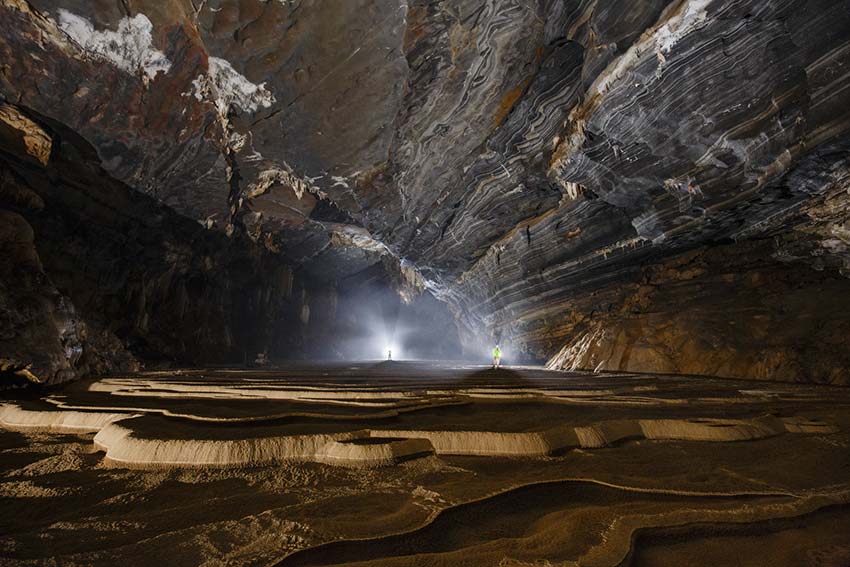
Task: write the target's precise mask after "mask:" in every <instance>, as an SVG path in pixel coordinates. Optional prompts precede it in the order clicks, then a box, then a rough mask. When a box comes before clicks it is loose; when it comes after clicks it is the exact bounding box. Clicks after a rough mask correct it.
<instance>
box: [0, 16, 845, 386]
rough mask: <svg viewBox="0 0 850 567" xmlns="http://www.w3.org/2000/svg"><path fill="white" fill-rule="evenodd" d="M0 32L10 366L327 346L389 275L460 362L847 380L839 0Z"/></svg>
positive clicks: (59, 368)
mask: <svg viewBox="0 0 850 567" xmlns="http://www.w3.org/2000/svg"><path fill="white" fill-rule="evenodd" d="M0 22H2V23H0V27H1V28H2V31H3V34H2V36H0V103H2V106H0V150H2V153H0V167H2V169H0V175H2V177H1V178H0V179H2V190H0V199H2V201H0V204H2V207H3V211H4V212H3V217H2V218H3V226H2V228H0V238H2V242H0V247H2V249H3V251H4V257H3V259H2V262H3V264H4V270H3V275H2V285H3V287H2V289H0V301H3V302H4V303H3V305H4V309H3V318H4V319H3V321H4V322H3V328H2V329H0V333H2V334H0V347H2V349H0V359H2V360H3V362H2V364H3V365H4V366H3V367H2V368H7V369H8V370H10V371H13V372H18V373H20V372H22V371H23V369H25V368H26V367H27V365H30V370H29V371H28V372H30V373H31V374H32V375H33V376H35V377H37V378H39V379H41V380H46V381H50V380H57V381H58V380H64V379H66V378H69V377H73V376H76V375H79V374H84V373H86V372H91V371H99V370H106V369H119V368H130V367H132V366H133V364H136V362H135V361H138V360H142V361H146V360H163V359H167V360H181V361H187V362H193V361H194V362H201V361H205V362H213V361H222V362H224V361H228V362H234V361H242V360H244V359H245V358H246V357H249V356H253V354H254V353H255V352H258V351H263V350H264V349H265V350H269V349H271V351H273V353H274V352H275V351H276V353H277V354H278V355H293V356H297V355H304V354H306V355H313V356H318V355H319V354H322V355H328V354H330V355H335V356H342V355H345V354H346V348H344V347H343V346H340V345H339V344H337V343H335V342H334V340H335V335H334V333H333V332H332V330H333V329H335V328H344V327H346V325H347V326H348V328H350V329H351V331H350V333H351V334H356V333H357V332H358V330H359V329H360V327H358V326H357V325H358V323H357V322H348V323H346V322H345V316H346V313H350V312H351V311H352V307H350V305H354V304H356V299H354V298H357V297H358V294H360V293H361V292H363V290H364V289H367V287H368V286H369V285H375V284H377V283H380V285H382V286H385V287H391V288H392V289H393V290H394V293H397V294H399V295H400V297H401V298H402V299H403V300H404V301H410V302H413V303H412V305H413V307H410V309H411V312H413V313H416V312H422V311H423V310H424V311H427V312H432V313H436V314H435V315H434V318H435V320H439V321H441V326H443V327H446V326H451V323H452V322H454V323H456V325H457V333H459V336H460V339H461V340H462V342H463V346H464V348H465V349H466V351H467V353H478V352H480V349H481V348H482V346H483V345H487V344H489V343H491V342H493V341H494V340H500V341H501V342H502V343H504V344H506V345H509V351H508V352H512V353H513V354H514V359H515V360H516V359H519V358H524V359H532V360H536V361H549V364H550V365H551V366H553V367H558V368H587V369H595V368H601V369H610V370H629V371H641V370H643V371H653V372H680V373H693V374H711V375H719V376H726V377H748V378H759V379H773V380H792V381H818V382H831V383H842V384H847V383H850V370H848V369H850V364H848V358H847V357H848V355H847V352H848V348H847V347H848V346H850V344H848V341H850V339H848V337H850V334H848V324H850V323H848V318H847V317H846V314H847V313H848V306H850V305H848V300H847V297H848V292H850V281H848V279H847V276H848V274H850V213H848V212H847V211H848V208H847V205H848V199H850V197H848V195H850V164H848V157H847V156H848V150H850V110H848V109H850V104H848V103H850V71H848V69H850V7H848V6H847V5H846V3H843V2H836V1H834V0H805V1H799V0H798V1H793V0H778V1H767V0H642V1H640V2H622V1H619V0H534V1H520V0H446V1H442V2H430V1H425V0H351V1H346V2H344V3H341V4H340V3H327V2H319V1H315V0H299V1H295V2H284V1H280V0H232V1H231V0H227V1H225V0H169V1H167V2H162V1H160V0H156V1H154V0H126V1H122V2H94V3H92V2H86V1H83V0H61V1H58V2H57V1H55V0H53V1H46V0H29V1H27V0H0ZM7 265H8V266H9V268H5V266H7ZM364 286H366V287H364ZM423 292H426V295H422V296H419V297H420V299H415V297H417V294H420V293H423ZM432 296H433V297H432ZM434 297H435V298H436V299H438V300H440V301H442V302H444V303H445V305H446V306H447V307H441V308H440V309H436V308H434V309H431V308H426V307H421V308H418V307H416V302H417V301H422V302H424V303H422V305H428V304H430V302H432V301H434V299H433V298H434ZM346 298H348V299H350V300H352V301H354V302H355V303H352V304H346ZM423 298H424V299H423ZM448 311H451V313H452V314H453V316H449V315H448ZM446 336H447V337H449V339H447V340H446V341H445V342H444V343H441V342H440V340H438V338H434V339H433V341H431V340H430V339H429V344H431V343H432V344H433V345H434V346H433V348H434V349H436V351H437V352H440V353H447V352H450V351H451V349H450V348H449V346H448V343H450V342H453V340H454V339H453V337H454V330H452V331H451V332H450V333H449V334H447V335H446ZM441 356H448V355H447V354H443V355H441Z"/></svg>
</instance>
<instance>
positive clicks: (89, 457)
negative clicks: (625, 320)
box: [0, 362, 850, 566]
mask: <svg viewBox="0 0 850 567" xmlns="http://www.w3.org/2000/svg"><path fill="white" fill-rule="evenodd" d="M848 408H850V391H848V390H846V389H843V388H838V387H827V386H811V385H808V386H798V385H794V384H771V385H763V384H759V386H758V387H757V388H754V387H753V386H752V384H751V383H747V382H739V381H728V380H719V379H706V378H699V379H693V378H686V377H677V376H652V377H647V376H637V375H629V374H605V373H602V374H590V375H589V374H581V373H565V372H551V371H546V370H542V369H538V368H512V369H504V370H499V371H493V370H491V369H489V368H482V367H475V366H452V365H438V364H424V363H412V362H411V363H378V364H357V365H347V366H342V365H338V366H318V365H305V366H301V367H298V366H292V367H289V368H278V369H268V370H227V369H220V370H184V371H167V372H148V373H141V374H134V375H126V376H112V377H108V378H104V379H101V380H96V381H89V382H80V383H77V384H74V385H72V386H70V387H66V388H65V389H63V390H61V391H54V392H48V393H47V394H46V395H45V396H43V397H42V398H40V399H25V400H24V399H7V400H5V401H3V402H2V403H0V426H2V430H3V431H0V440H2V443H3V444H2V446H0V463H2V465H3V469H2V474H3V476H2V480H0V505H2V507H3V512H4V514H3V517H4V518H8V519H4V520H3V521H2V525H0V533H2V534H8V535H2V536H0V564H3V563H4V562H9V563H15V564H18V563H21V564H27V563H31V564H40V562H41V561H42V560H45V559H46V557H45V556H44V555H43V552H41V551H39V550H38V548H36V547H34V546H33V544H34V542H35V541H41V540H42V539H44V538H45V537H46V538H48V540H49V541H51V546H53V548H54V549H56V550H57V551H56V553H57V554H58V557H60V558H62V561H67V562H69V563H83V564H104V565H105V564H114V563H115V562H129V563H130V564H149V562H151V561H156V560H158V559H157V558H159V560H167V562H168V563H169V564H177V565H196V564H210V565H213V564H222V563H228V564H251V565H254V564H270V565H271V564H277V563H280V564H281V565H285V566H288V565H337V564H346V565H348V564H362V565H454V564H457V563H458V562H460V561H463V562H464V564H469V565H532V564H533V565H539V564H545V562H549V563H550V564H553V565H554V564H557V565H599V566H603V565H623V564H630V563H633V564H659V563H653V561H656V559H654V558H659V557H660V558H663V561H665V562H669V561H674V560H675V557H681V554H682V553H685V554H687V555H688V556H692V554H693V553H692V552H693V549H694V546H699V545H700V544H699V542H700V541H703V540H711V541H714V539H717V538H722V537H727V538H728V537H734V538H737V540H736V541H738V542H739V543H740V545H741V546H745V545H750V543H752V542H751V541H750V540H751V539H752V538H754V537H755V538H758V537H762V536H763V535H764V534H770V537H771V538H772V541H773V540H775V541H776V542H778V543H777V544H775V545H774V546H773V548H772V549H774V553H775V554H777V553H778V554H779V555H778V556H777V557H780V559H781V560H790V559H789V557H792V558H794V560H795V561H797V560H799V561H802V562H801V563H787V564H795V565H796V564H800V565H809V564H811V565H816V564H819V563H817V562H815V563H812V562H809V563H806V561H809V559H808V558H809V556H810V555H811V554H812V553H815V555H811V557H815V556H817V557H820V556H821V555H817V554H818V553H820V554H823V553H826V554H827V555H829V554H833V555H835V556H836V557H839V558H841V557H844V555H842V554H845V552H846V554H847V556H848V557H850V546H848V545H847V542H843V543H842V542H841V541H839V540H838V539H836V538H835V537H833V536H832V535H830V534H832V533H833V532H823V533H821V532H822V530H821V532H818V531H817V530H815V529H814V528H812V529H811V530H810V529H809V528H808V525H809V523H810V522H811V523H812V525H819V524H820V523H831V524H836V525H845V524H846V525H848V526H850V483H848V480H847V477H846V470H847V467H848V466H850V457H848V451H847V448H848V446H850V442H848V441H850V436H849V435H848V431H850V412H848V411H847V410H848ZM62 487H65V488H64V489H63V488H62ZM178 487H179V489H178ZM138 499H141V501H140V502H142V503H143V504H139V505H133V507H132V508H128V505H129V503H130V502H133V501H138ZM91 502H95V504H94V505H90V504H91ZM84 503H85V504H84ZM136 509H146V510H150V511H151V516H150V518H148V517H145V518H142V517H140V516H135V512H132V511H131V510H136ZM157 510H161V512H157ZM175 511H179V512H175ZM127 514H129V516H128V515H127ZM13 518H17V519H20V520H21V521H15V520H13ZM694 525H700V526H703V529H701V530H694V529H692V528H687V527H686V526H694ZM122 526H123V527H122ZM130 526H135V527H132V528H131V527H130ZM139 529H140V530H142V532H141V533H143V534H145V535H143V537H142V539H141V540H140V541H137V540H134V539H133V538H132V537H129V535H127V534H129V533H130V532H133V531H134V530H139ZM800 530H803V531H805V533H807V534H808V533H809V532H812V533H811V534H809V536H807V537H806V538H801V537H800V533H801V532H800ZM680 532H681V533H683V534H685V535H683V536H681V537H679V536H675V535H669V534H678V533H680ZM86 534H88V535H86ZM180 534H182V535H180ZM752 534H759V535H756V536H754V535H752ZM793 534H796V535H793ZM83 535H85V537H84V538H82V537H80V536H83ZM665 538H674V539H675V540H676V541H677V543H676V545H675V546H673V545H668V544H667V543H665V542H667V539H665ZM642 542H647V543H646V545H643V543H642ZM690 542H693V545H691V543H690ZM724 542H725V540H724ZM783 542H785V543H783ZM783 546H785V547H783ZM722 547H723V549H727V548H728V549H729V550H732V549H734V548H735V546H734V545H732V546H729V545H728V542H725V543H724V544H723V546H722ZM741 549H743V547H741ZM813 550H814V551H813ZM780 551H781V553H780ZM717 553H719V554H720V556H722V554H723V552H721V551H718V552H717ZM730 553H731V551H730ZM783 553H784V554H785V555H782V554H783ZM677 554H679V555H677ZM788 554H790V555H788ZM807 554H808V555H807ZM829 556H830V557H832V555H829ZM714 557H715V560H716V561H719V560H720V559H716V557H718V556H717V555H715V556H714ZM671 558H673V559H671ZM813 561H815V560H813ZM660 564H664V563H660ZM667 564H669V563H667ZM679 564H682V565H686V564H695V565H697V564H701V563H699V562H698V561H697V562H696V563H694V562H693V561H691V563H679ZM741 564H747V563H746V562H744V563H741ZM750 564H753V565H756V564H758V563H750ZM778 564H783V563H781V562H780V563H778Z"/></svg>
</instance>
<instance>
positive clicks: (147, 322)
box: [0, 105, 301, 383]
mask: <svg viewBox="0 0 850 567" xmlns="http://www.w3.org/2000/svg"><path fill="white" fill-rule="evenodd" d="M6 109H7V110H9V111H14V112H15V113H16V114H17V115H19V116H22V117H24V118H26V120H27V121H26V128H24V129H19V130H18V133H19V134H21V135H20V136H17V137H15V136H7V137H6V139H5V143H3V144H2V145H0V149H2V150H3V151H0V218H2V224H0V248H2V255H0V261H2V267H3V269H2V275H1V276H0V303H2V310H0V313H2V335H0V360H3V363H2V364H3V365H4V367H5V369H6V370H7V371H11V372H18V373H20V372H21V371H22V370H24V369H27V372H28V375H29V376H30V377H34V378H36V379H38V380H39V381H42V382H46V383H55V382H61V381H65V380H68V379H72V378H75V377H78V376H82V375H86V374H89V373H97V372H105V371H112V372H115V371H126V370H133V369H135V368H138V365H139V362H140V361H141V362H148V363H163V362H164V363H181V364H191V363H197V362H203V363H205V364H215V363H242V362H244V361H246V360H247V361H253V359H254V357H255V355H256V353H257V352H260V351H269V350H271V351H272V354H275V355H276V354H277V353H278V352H280V353H287V354H289V355H290V356H292V355H297V354H298V353H299V352H300V348H301V345H300V343H299V340H300V336H299V333H298V332H297V329H298V327H299V325H300V323H299V321H298V318H297V312H298V305H297V301H296V299H297V298H298V297H299V295H300V287H299V286H300V285H301V284H300V283H298V282H297V281H296V276H295V274H294V270H293V268H292V267H291V266H290V265H288V264H287V263H285V262H284V261H283V260H282V259H281V258H280V257H279V256H277V255H274V254H272V253H270V252H269V251H268V250H266V249H265V248H264V247H262V246H260V245H258V244H256V243H255V242H253V241H252V240H250V239H249V238H247V237H246V236H244V235H243V236H240V235H233V236H232V237H228V236H226V235H224V234H223V233H221V232H218V231H212V230H208V229H207V228H205V227H204V226H202V225H201V224H200V223H198V222H196V221H193V220H190V219H187V218H185V217H183V216H180V215H178V214H177V213H175V212H174V211H172V210H171V209H169V208H167V207H165V206H163V205H161V204H159V203H157V202H156V201H155V200H153V199H151V198H150V197H147V196H144V195H141V194H139V193H137V192H135V191H133V190H132V189H130V188H129V187H127V186H126V185H124V184H122V183H120V182H118V181H116V180H114V179H113V178H112V177H110V176H109V175H108V174H107V173H106V172H104V171H103V170H102V169H101V168H100V165H99V161H98V159H97V156H96V154H95V153H94V152H93V150H92V149H91V148H90V147H89V146H88V145H87V144H85V142H84V141H83V140H82V139H80V138H79V137H78V136H76V135H75V134H74V133H73V132H71V131H69V130H67V129H65V128H63V127H62V126H61V125H59V124H56V123H48V122H39V118H37V117H35V115H33V116H34V117H33V118H27V111H26V109H21V108H17V107H14V108H10V106H9V105H6ZM5 124H6V127H7V130H14V128H12V127H11V126H10V125H9V123H8V122H6V123H5ZM17 127H18V128H21V127H20V123H19V124H18V126H17ZM24 130H27V131H24ZM36 133H39V136H40V137H41V138H44V139H47V140H49V141H50V143H49V144H48V146H49V150H48V151H47V153H46V158H45V159H44V160H43V162H42V159H40V156H39V155H38V153H37V152H32V151H30V150H29V149H27V147H26V145H21V144H17V145H16V144H14V143H12V142H10V140H12V141H14V140H16V139H20V138H21V137H23V136H24V135H25V134H27V135H33V134H36ZM33 153H35V154H36V155H33ZM293 298H296V299H293Z"/></svg>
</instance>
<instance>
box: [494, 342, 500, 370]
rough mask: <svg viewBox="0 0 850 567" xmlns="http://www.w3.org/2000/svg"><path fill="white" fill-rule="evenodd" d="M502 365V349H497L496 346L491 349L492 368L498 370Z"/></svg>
mask: <svg viewBox="0 0 850 567" xmlns="http://www.w3.org/2000/svg"><path fill="white" fill-rule="evenodd" d="M501 365H502V349H500V348H499V345H496V348H494V349H493V368H494V369H496V368H499V366H501Z"/></svg>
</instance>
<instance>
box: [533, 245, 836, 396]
mask: <svg viewBox="0 0 850 567" xmlns="http://www.w3.org/2000/svg"><path fill="white" fill-rule="evenodd" d="M775 252H776V249H775V245H774V242H773V241H772V240H771V239H766V240H761V241H753V242H746V243H740V244H727V245H720V246H715V247H710V248H702V249H699V250H693V251H689V252H686V253H683V254H681V255H679V256H676V257H674V258H671V259H667V260H664V261H662V262H658V263H650V264H647V265H645V266H643V267H642V268H641V269H640V270H639V272H638V273H637V274H635V275H636V276H637V277H636V278H633V279H631V281H625V282H621V283H618V284H617V285H613V286H610V285H609V286H606V287H602V288H598V289H595V290H593V291H592V292H591V293H588V294H587V295H584V296H582V297H580V298H578V299H577V300H575V301H573V302H570V303H569V304H568V305H562V306H560V308H561V309H565V310H568V313H565V314H563V315H560V316H558V317H553V318H552V319H551V322H550V323H549V324H548V325H547V326H545V327H543V328H540V329H538V330H537V332H538V333H543V334H545V335H546V340H547V341H554V342H555V344H558V342H559V341H563V343H564V346H563V347H562V348H561V350H560V351H559V352H558V353H557V354H556V355H555V356H553V357H552V358H551V360H550V361H549V367H550V368H558V369H570V370H573V369H588V370H614V371H631V372H658V373H669V374H694V375H707V376H720V377H727V378H751V379H758V380H784V381H792V382H819V383H829V384H850V318H848V316H847V314H848V313H850V281H848V280H847V278H845V277H843V276H842V275H841V274H839V273H838V272H837V271H836V270H834V269H824V270H822V271H815V270H813V269H811V268H810V267H809V266H806V265H805V264H791V263H781V262H777V261H776V260H775V259H774V258H773V255H774V254H775ZM550 344H551V343H550ZM537 346H542V345H539V344H538V345H537ZM543 350H546V349H543Z"/></svg>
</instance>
